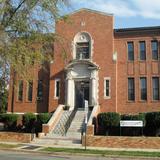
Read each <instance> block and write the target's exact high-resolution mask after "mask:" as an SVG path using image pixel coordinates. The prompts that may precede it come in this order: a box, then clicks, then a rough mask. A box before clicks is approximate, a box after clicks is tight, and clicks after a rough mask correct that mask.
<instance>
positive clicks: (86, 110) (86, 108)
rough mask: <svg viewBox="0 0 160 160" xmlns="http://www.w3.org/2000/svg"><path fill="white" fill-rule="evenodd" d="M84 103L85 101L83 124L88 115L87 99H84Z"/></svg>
mask: <svg viewBox="0 0 160 160" xmlns="http://www.w3.org/2000/svg"><path fill="white" fill-rule="evenodd" d="M84 103H85V124H87V121H88V120H87V117H88V101H87V100H85V101H84Z"/></svg>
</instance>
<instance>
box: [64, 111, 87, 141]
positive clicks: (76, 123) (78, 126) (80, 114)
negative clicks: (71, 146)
mask: <svg viewBox="0 0 160 160" xmlns="http://www.w3.org/2000/svg"><path fill="white" fill-rule="evenodd" d="M84 120H85V111H83V110H77V112H76V114H75V117H74V119H73V121H72V123H71V125H70V127H69V129H68V131H67V134H66V136H67V137H69V138H71V137H72V138H75V139H81V133H82V131H83V129H84Z"/></svg>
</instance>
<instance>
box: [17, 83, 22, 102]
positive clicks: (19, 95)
mask: <svg viewBox="0 0 160 160" xmlns="http://www.w3.org/2000/svg"><path fill="white" fill-rule="evenodd" d="M18 100H19V101H22V100H23V81H22V80H20V81H19V82H18Z"/></svg>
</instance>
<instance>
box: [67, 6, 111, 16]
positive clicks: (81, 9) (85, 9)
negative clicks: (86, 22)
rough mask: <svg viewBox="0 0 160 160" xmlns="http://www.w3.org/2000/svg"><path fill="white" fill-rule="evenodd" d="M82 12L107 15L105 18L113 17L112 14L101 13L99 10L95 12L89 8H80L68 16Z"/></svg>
mask: <svg viewBox="0 0 160 160" xmlns="http://www.w3.org/2000/svg"><path fill="white" fill-rule="evenodd" d="M80 11H89V12H93V13H97V14H102V15H105V16H113V14H112V13H106V12H101V11H97V10H94V9H89V8H80V9H78V10H75V11H73V12H70V13H69V14H67V15H73V14H75V13H78V12H80Z"/></svg>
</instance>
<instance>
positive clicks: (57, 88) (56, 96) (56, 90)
mask: <svg viewBox="0 0 160 160" xmlns="http://www.w3.org/2000/svg"><path fill="white" fill-rule="evenodd" d="M59 97H60V79H56V80H55V98H59Z"/></svg>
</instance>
